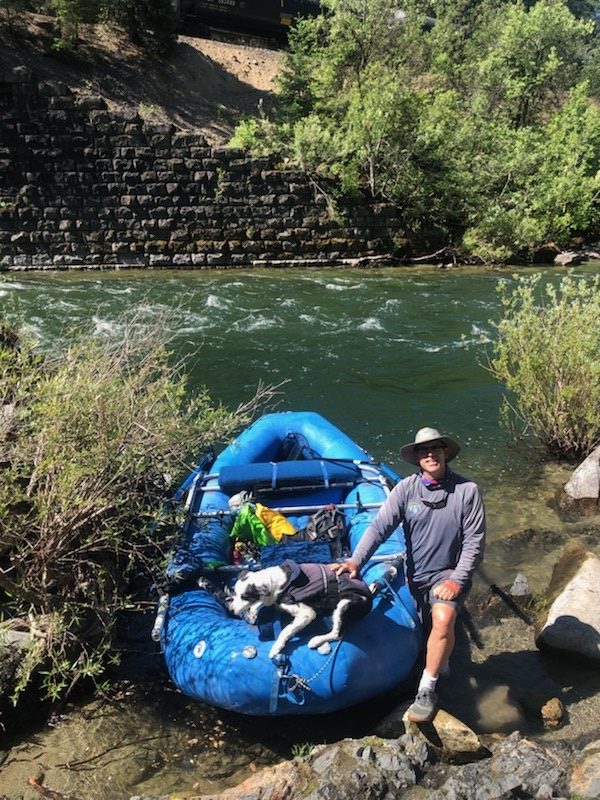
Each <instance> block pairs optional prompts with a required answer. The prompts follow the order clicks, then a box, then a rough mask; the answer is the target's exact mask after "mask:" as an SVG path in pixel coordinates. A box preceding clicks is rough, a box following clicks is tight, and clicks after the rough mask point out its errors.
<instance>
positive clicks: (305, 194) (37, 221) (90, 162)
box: [0, 67, 400, 269]
mask: <svg viewBox="0 0 600 800" xmlns="http://www.w3.org/2000/svg"><path fill="white" fill-rule="evenodd" d="M0 116H1V123H0V124H1V127H0V269H25V268H37V269H44V268H53V269H60V268H68V267H78V266H86V267H96V268H101V267H103V266H118V265H122V266H131V267H146V266H148V267H181V268H207V267H217V266H219V267H226V266H238V265H257V264H263V263H265V262H269V263H273V262H274V263H280V264H284V263H288V262H289V261H294V260H299V259H302V260H303V261H304V263H306V260H307V259H309V260H310V259H315V260H317V261H318V260H320V259H331V260H336V259H345V258H353V257H366V256H372V255H376V254H381V253H387V252H390V250H391V249H392V248H393V238H394V235H395V234H396V233H397V232H398V231H399V229H400V223H399V220H398V216H397V212H396V210H395V209H394V208H393V207H392V206H389V205H385V204H378V205H371V206H369V205H368V204H364V205H360V204H355V205H350V204H348V205H345V206H338V207H336V209H335V213H332V210H331V208H330V207H329V206H328V202H327V198H326V197H325V195H324V194H323V192H321V191H320V190H319V189H318V187H316V186H315V185H314V184H313V183H312V182H311V179H310V178H309V177H308V176H307V175H306V174H304V173H303V172H300V171H297V170H280V169H275V168H274V164H273V162H272V161H271V160H270V159H268V158H248V157H246V156H245V154H244V153H243V152H242V151H239V150H235V149H232V148H215V147H209V146H208V145H207V143H206V141H205V140H204V139H203V137H202V136H201V135H199V134H196V133H190V132H183V131H180V130H178V129H176V128H175V126H172V125H162V124H156V123H150V122H147V121H144V120H143V119H142V118H140V116H138V114H137V113H121V114H115V113H112V112H110V111H109V110H107V108H106V104H105V102H104V101H103V100H102V99H101V98H98V97H82V96H77V95H75V94H73V93H72V92H71V91H70V90H69V89H68V88H67V87H66V86H64V85H63V84H60V83H54V82H46V83H44V84H39V85H38V84H37V83H36V82H35V81H34V80H33V79H32V76H31V74H30V73H29V71H28V70H27V69H25V68H24V67H18V68H16V69H13V70H12V71H11V72H10V73H9V74H6V75H0Z"/></svg>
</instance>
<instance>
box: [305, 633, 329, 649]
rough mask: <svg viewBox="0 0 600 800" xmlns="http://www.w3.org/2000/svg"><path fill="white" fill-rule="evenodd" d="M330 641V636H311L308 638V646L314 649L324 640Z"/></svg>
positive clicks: (323, 642)
mask: <svg viewBox="0 0 600 800" xmlns="http://www.w3.org/2000/svg"><path fill="white" fill-rule="evenodd" d="M331 641H332V639H331V636H313V637H312V639H309V640H308V646H309V647H310V649H311V650H316V649H317V647H321V645H322V644H325V642H331Z"/></svg>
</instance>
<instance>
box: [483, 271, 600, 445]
mask: <svg viewBox="0 0 600 800" xmlns="http://www.w3.org/2000/svg"><path fill="white" fill-rule="evenodd" d="M499 290H500V292H501V295H502V306H503V318H502V320H501V322H500V323H499V325H498V338H497V341H496V342H495V344H494V346H493V355H492V357H491V359H490V363H489V369H490V371H491V373H492V374H493V375H494V376H495V377H496V378H497V379H498V380H499V381H501V382H502V383H503V384H504V385H505V386H506V388H507V389H508V390H509V392H510V396H509V397H505V399H504V406H503V419H504V421H505V423H506V424H508V425H511V426H514V424H515V422H517V423H518V424H519V427H520V428H521V430H522V431H525V432H528V433H530V434H532V435H533V436H535V437H536V438H537V439H538V440H539V441H540V442H541V443H542V444H543V445H544V446H545V447H546V448H547V450H548V451H549V452H550V453H551V454H552V455H554V456H560V457H566V458H569V459H580V458H582V457H584V456H586V455H588V454H589V453H590V452H591V450H592V449H593V448H594V447H596V446H597V445H598V444H599V443H600V361H599V360H598V353H600V325H599V324H598V320H600V276H596V277H595V278H594V279H591V280H586V279H583V278H581V279H575V278H574V277H573V276H572V275H567V276H566V277H564V278H563V279H562V281H561V282H560V284H559V286H558V287H555V286H554V285H553V284H552V283H545V285H544V286H542V276H541V275H539V274H538V275H534V276H533V277H525V278H523V277H522V278H519V279H518V280H517V284H516V286H513V287H512V288H511V286H510V285H509V284H508V283H506V282H505V283H502V284H501V285H500V287H499Z"/></svg>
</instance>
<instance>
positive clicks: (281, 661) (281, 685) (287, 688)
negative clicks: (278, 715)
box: [269, 639, 343, 714]
mask: <svg viewBox="0 0 600 800" xmlns="http://www.w3.org/2000/svg"><path fill="white" fill-rule="evenodd" d="M342 641H343V640H342V639H338V641H337V642H336V644H335V646H334V647H332V648H331V653H330V654H329V657H328V658H327V659H326V661H324V663H323V664H321V666H320V667H319V669H318V670H317V671H316V672H315V674H314V675H312V677H310V678H303V677H302V676H301V675H296V673H293V672H292V673H288V670H289V669H290V667H291V662H290V660H289V658H288V657H287V656H286V655H284V654H283V653H279V654H278V655H276V656H275V657H274V658H273V659H272V661H273V664H274V665H275V667H276V671H275V673H274V675H273V682H272V684H271V697H270V702H269V712H270V713H271V714H274V713H275V712H276V711H277V706H278V705H279V700H280V699H283V698H284V697H287V699H288V700H289V701H290V702H293V703H295V704H296V705H298V706H302V705H304V703H305V702H306V693H307V692H312V691H313V690H312V688H311V686H310V684H311V683H313V682H314V681H315V680H316V679H317V678H318V677H319V675H321V673H322V672H323V671H324V670H325V669H327V667H328V666H329V664H330V662H331V661H332V659H334V658H335V656H336V655H337V651H338V650H339V648H340V645H341V644H342Z"/></svg>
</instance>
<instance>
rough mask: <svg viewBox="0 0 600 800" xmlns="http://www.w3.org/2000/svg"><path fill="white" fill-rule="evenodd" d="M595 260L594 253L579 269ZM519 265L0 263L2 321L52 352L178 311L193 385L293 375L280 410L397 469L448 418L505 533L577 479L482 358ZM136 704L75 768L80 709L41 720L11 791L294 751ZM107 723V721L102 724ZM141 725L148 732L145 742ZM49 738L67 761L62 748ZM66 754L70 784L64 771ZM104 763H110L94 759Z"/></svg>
mask: <svg viewBox="0 0 600 800" xmlns="http://www.w3.org/2000/svg"><path fill="white" fill-rule="evenodd" d="M598 269H599V268H598V267H597V266H588V265H586V266H583V267H579V268H577V270H576V271H575V273H574V274H575V275H582V276H583V275H591V274H595V273H596V272H597V271H598ZM515 272H517V271H515V270H510V269H504V270H498V271H492V270H482V269H471V268H463V269H458V270H451V271H442V270H437V269H434V268H431V267H419V268H412V267H411V268H395V269H391V268H389V269H370V270H343V271H342V270H333V269H332V270H318V271H316V270H315V271H306V270H305V271H300V270H285V271H256V270H240V271H237V270H236V271H229V270H225V271H219V272H214V271H210V272H209V271H206V272H205V271H199V272H193V273H192V272H184V271H181V272H179V271H178V272H172V271H168V272H107V273H97V272H87V273H82V272H77V273H10V274H4V275H0V304H1V306H2V312H3V315H4V316H6V317H8V318H9V319H11V318H12V319H18V318H21V319H23V320H25V321H26V324H27V326H28V327H29V329H30V331H31V332H32V333H33V334H34V336H35V337H36V338H37V340H38V341H39V344H40V347H42V348H45V349H52V348H53V346H54V345H55V343H56V341H57V340H58V339H59V337H60V336H61V335H63V334H64V332H65V330H67V329H69V328H73V327H79V326H82V325H88V324H91V325H92V326H93V328H94V329H95V330H96V331H98V333H103V334H108V335H110V336H114V337H117V338H118V337H119V332H120V330H119V324H120V323H119V318H120V315H121V314H122V313H123V312H124V311H126V310H130V309H132V308H135V309H137V310H138V311H139V314H140V319H142V320H144V319H145V320H147V321H148V322H151V321H152V320H153V319H156V318H157V316H159V315H160V314H161V313H162V312H163V311H164V310H165V309H167V308H168V309H172V308H175V309H177V315H178V322H177V324H176V325H175V326H174V330H173V334H174V336H175V339H174V347H175V349H176V350H177V351H178V352H179V353H183V354H184V355H185V356H186V360H187V367H188V370H189V374H190V378H191V384H192V386H194V387H200V386H203V387H206V388H207V389H208V390H209V392H210V394H211V396H212V398H213V399H214V400H218V401H222V402H224V403H225V404H227V405H229V406H231V407H235V406H237V405H238V403H241V402H243V401H245V400H247V399H248V398H249V397H250V396H252V394H253V393H254V390H255V388H256V386H257V384H258V383H259V382H263V383H267V384H279V383H283V382H285V383H284V385H283V386H282V389H281V395H280V398H279V402H278V405H277V410H292V409H297V410H314V411H317V412H319V413H321V414H323V415H324V416H325V417H327V418H329V419H330V420H331V421H332V422H333V423H334V424H335V425H337V426H338V427H340V428H341V429H342V430H344V431H345V432H346V433H347V434H349V435H350V436H351V437H352V438H353V439H355V440H356V441H357V442H358V443H359V444H360V445H361V446H363V447H364V448H365V449H367V450H368V451H369V452H370V453H371V454H372V455H373V456H375V457H376V458H377V459H379V460H383V461H386V462H387V463H388V464H389V465H390V466H392V467H393V468H395V469H396V470H397V471H398V472H399V473H400V474H405V473H406V470H407V469H410V467H408V465H406V464H403V462H402V461H401V460H400V458H399V450H400V447H401V446H402V445H403V444H405V443H406V442H409V441H411V440H412V438H413V435H414V433H415V431H416V430H417V429H418V428H420V427H422V426H424V425H431V426H434V427H437V428H439V429H440V430H441V431H442V433H447V434H449V435H451V436H453V437H454V438H456V439H458V441H459V442H461V444H462V446H463V450H462V452H461V453H460V455H459V456H458V458H457V460H456V462H455V468H456V470H457V471H458V472H460V473H461V474H464V475H467V476H469V477H472V478H474V479H475V480H477V481H478V483H479V484H480V486H481V487H482V489H483V492H484V496H485V500H486V506H487V511H488V530H489V539H490V542H494V541H496V542H498V541H500V540H506V539H507V538H508V537H510V536H511V535H512V534H515V533H519V532H521V531H524V530H527V529H529V528H536V529H548V530H558V529H559V528H560V527H561V525H563V524H564V523H561V521H560V520H559V518H558V516H557V515H556V513H555V511H554V510H553V508H552V506H551V503H549V500H550V499H551V498H552V496H553V494H554V492H555V490H556V489H557V488H558V487H559V486H561V485H562V484H564V482H565V480H566V479H567V478H568V475H569V474H570V468H569V467H567V466H566V465H556V464H550V463H545V462H544V460H543V458H542V457H541V456H540V453H539V451H538V450H537V449H536V448H535V446H534V444H533V443H532V442H531V441H529V440H527V439H524V440H521V441H520V442H517V443H515V442H514V441H513V440H511V438H510V436H509V435H508V433H507V431H506V430H505V429H504V428H503V427H502V426H501V425H500V422H499V408H500V403H501V398H502V391H503V390H502V387H501V386H499V385H498V384H497V383H496V382H495V381H494V379H493V378H492V377H491V375H490V374H489V372H488V371H487V370H486V369H485V366H484V365H485V362H486V358H487V356H488V354H489V353H490V352H491V350H490V348H491V346H492V342H493V338H494V335H495V327H494V325H495V323H497V321H498V320H499V317H500V301H499V297H498V294H497V291H496V289H497V286H498V284H499V282H501V281H509V282H512V281H513V280H514V274H515ZM521 272H522V270H521ZM563 274H564V273H563V272H562V270H561V271H558V270H556V269H549V270H547V271H546V273H545V275H546V277H545V279H547V280H551V281H555V282H557V281H558V280H559V279H560V277H561V276H562V275H563ZM571 469H572V468H571ZM550 567H551V564H550V562H548V561H546V560H545V558H544V557H543V556H541V557H540V559H539V561H538V562H537V563H536V564H528V565H521V564H519V561H518V556H517V555H516V554H511V553H510V552H508V553H507V552H506V551H505V550H503V549H502V548H500V549H498V550H497V551H495V552H494V551H493V552H492V553H490V558H488V559H487V560H486V564H485V569H486V574H487V577H488V578H489V580H491V581H493V582H494V583H497V584H500V585H502V584H506V583H507V582H509V581H511V580H512V579H513V578H514V577H515V574H516V571H517V570H518V569H520V568H523V569H527V574H528V577H529V578H530V583H531V584H532V585H533V587H534V588H540V587H541V586H542V584H544V583H547V580H548V577H549V570H550ZM134 694H135V692H134ZM124 703H125V707H126V708H127V709H128V711H127V714H125V718H126V719H127V720H128V721H129V722H128V724H129V728H127V725H125V726H124V727H123V729H121V726H122V725H123V715H122V716H121V717H118V714H117V717H118V719H119V720H120V722H115V718H114V716H111V714H113V715H114V713H116V712H115V711H114V710H113V711H112V712H110V713H109V712H102V714H100V716H99V717H98V715H96V714H95V713H93V714H92V718H93V724H92V722H91V721H89V720H88V722H86V723H85V724H84V725H83V727H82V730H84V731H86V733H85V735H86V736H87V737H89V741H86V742H83V743H82V746H81V747H80V748H79V749H78V750H77V753H78V754H79V760H81V759H82V757H84V756H82V753H83V754H85V753H86V752H88V751H89V752H90V753H91V752H93V751H94V748H95V747H96V749H97V750H98V749H99V750H101V749H102V747H101V746H100V744H99V743H100V742H102V743H103V745H106V748H105V749H107V755H106V756H105V757H103V758H99V759H98V760H97V761H95V762H94V761H91V762H87V761H85V762H84V764H82V765H80V766H79V767H78V769H77V770H75V771H73V770H69V769H67V768H66V767H64V763H66V762H69V761H70V760H72V758H73V754H72V753H71V754H69V751H68V748H69V746H72V740H73V734H72V731H71V732H69V726H70V725H74V724H75V723H74V722H73V719H74V718H77V717H78V716H80V715H81V713H82V712H81V711H78V712H77V713H76V714H75V716H74V718H71V720H70V721H69V722H65V723H64V724H62V725H59V726H58V728H57V730H56V731H53V732H51V733H52V735H54V737H55V738H54V740H53V743H51V742H50V740H49V739H47V738H45V737H48V736H50V734H49V733H48V732H46V733H39V732H38V733H36V734H35V735H32V737H31V738H30V739H28V740H27V741H25V742H22V743H20V744H19V745H18V747H17V750H14V749H13V750H12V751H11V754H10V755H11V758H10V759H9V760H8V763H10V764H13V768H12V771H11V770H10V768H9V767H7V766H6V765H5V766H4V767H0V795H1V794H2V793H3V792H7V791H8V788H3V780H9V778H10V781H11V787H12V789H13V791H20V789H19V790H17V789H16V788H15V787H16V786H19V787H20V786H24V788H23V789H22V794H18V795H16V794H15V795H14V796H15V797H21V796H22V797H25V798H29V797H33V796H35V792H34V791H33V789H30V788H29V787H27V786H26V785H25V783H24V782H23V781H24V778H25V775H26V770H25V772H23V774H22V775H21V773H19V772H18V771H16V772H15V769H16V767H15V766H14V765H15V764H18V763H20V762H24V763H26V764H27V767H28V768H29V763H31V765H33V764H34V763H35V764H38V766H39V763H41V762H44V760H45V761H47V762H48V763H49V761H52V762H53V764H54V766H53V768H52V771H51V772H50V771H49V772H48V775H47V780H48V785H52V781H51V780H49V778H51V779H54V783H55V788H59V789H61V790H62V791H66V790H69V791H73V792H74V794H76V795H78V796H86V797H94V798H95V797H97V798H98V799H99V800H104V798H109V797H111V798H117V799H118V798H121V797H123V798H125V797H129V796H131V795H133V794H138V793H142V792H144V793H150V792H155V793H161V792H162V793H165V792H167V791H184V790H185V791H188V792H189V791H191V789H192V786H193V782H194V781H193V780H192V778H191V775H192V774H193V775H194V780H195V781H196V786H195V787H194V790H195V791H197V792H198V793H199V794H200V793H202V792H205V793H206V792H209V791H216V789H217V788H218V787H219V786H222V785H225V784H228V785H232V784H233V783H235V782H236V779H238V778H239V776H238V773H240V775H245V774H248V771H249V770H250V771H251V770H252V769H254V768H255V766H260V764H261V763H267V762H269V761H273V760H276V758H277V757H280V756H281V752H278V749H277V746H276V745H273V744H272V743H271V744H269V743H268V742H267V741H266V738H265V737H264V736H262V737H261V736H257V735H256V731H255V730H252V728H251V726H250V727H248V726H245V725H244V723H243V722H241V723H239V724H238V723H237V722H235V721H233V722H232V721H231V720H229V721H228V720H227V718H226V716H225V717H223V715H220V714H218V713H215V711H214V710H210V709H201V708H200V707H199V706H198V705H197V704H196V705H194V704H192V705H190V704H186V703H185V702H183V701H182V699H181V698H173V697H171V698H168V697H167V696H166V695H165V694H164V693H163V694H162V695H161V696H160V698H159V699H157V698H156V697H154V696H153V697H148V696H146V697H145V698H142V700H141V702H140V699H139V698H138V697H136V698H135V700H132V701H131V702H130V703H129V704H127V702H126V701H124ZM173 704H174V705H173ZM102 719H107V720H108V721H107V722H106V724H105V729H104V730H103V733H98V728H99V727H102V724H101V721H99V720H102ZM126 728H127V730H126ZM134 731H135V732H136V734H135V738H137V740H138V741H143V742H144V744H143V745H140V746H138V747H137V749H135V751H131V752H130V751H129V750H128V749H127V742H128V741H129V739H128V737H130V738H131V737H133V736H134ZM346 735H348V734H346ZM61 737H62V739H61ZM267 738H268V737H267ZM63 740H64V741H63ZM109 741H110V743H111V744H110V746H109ZM296 741H298V740H297V738H296ZM190 743H191V744H190ZM50 748H51V749H52V750H53V751H55V752H56V753H57V755H56V756H52V757H50V756H49V755H48V753H49V750H50ZM38 751H39V752H38ZM182 753H183V754H184V755H183V756H182ZM40 759H41V761H40ZM182 759H183V760H182ZM59 762H61V763H63V773H65V774H66V772H68V775H69V779H68V780H67V779H66V778H65V776H64V775H63V778H64V780H62V779H59V778H60V775H61V774H63V773H61V768H60V766H56V765H57V764H59ZM100 765H102V766H103V769H102V770H100V771H98V769H94V767H99V766H100ZM202 765H204V767H203V766H202ZM253 765H254V766H253ZM48 769H49V768H48ZM29 771H30V773H31V772H35V770H33V767H32V768H31V769H30V770H29ZM17 775H18V777H17ZM198 775H200V776H201V777H200V779H199V778H198ZM74 776H75V777H74ZM202 776H203V777H202ZM198 780H199V781H200V782H199V783H198ZM57 782H58V783H59V784H60V785H59V786H56V784H57ZM9 796H10V797H11V798H12V797H13V794H9Z"/></svg>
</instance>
